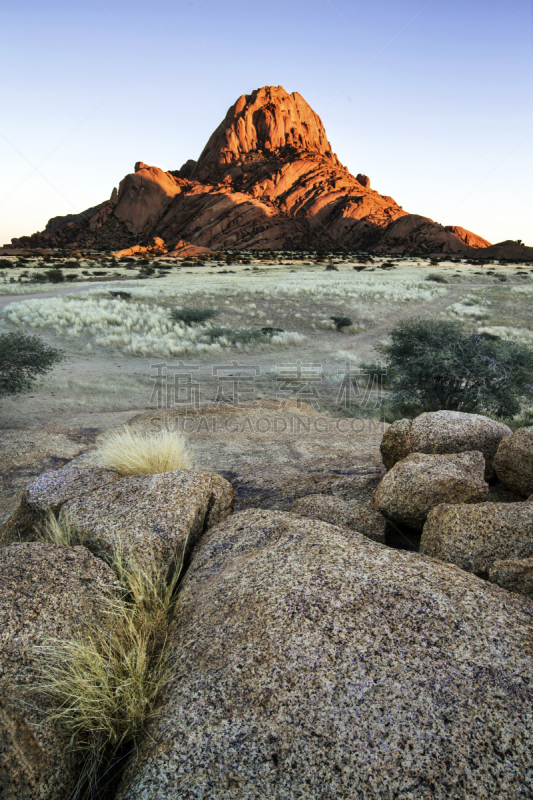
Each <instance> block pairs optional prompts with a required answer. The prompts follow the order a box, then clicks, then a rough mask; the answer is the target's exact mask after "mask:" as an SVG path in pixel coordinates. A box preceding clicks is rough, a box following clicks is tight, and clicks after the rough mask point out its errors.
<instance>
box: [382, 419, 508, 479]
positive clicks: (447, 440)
mask: <svg viewBox="0 0 533 800" xmlns="http://www.w3.org/2000/svg"><path fill="white" fill-rule="evenodd" d="M511 433H512V431H511V429H510V428H509V427H507V425H504V424H503V423H502V422H496V421H495V420H493V419H490V418H489V417H484V416H482V415H481V414H465V413H463V412H461V411H430V412H426V413H424V414H420V415H419V416H418V417H415V419H399V420H396V422H393V424H392V425H391V426H390V428H388V430H387V431H386V433H385V435H384V436H383V441H382V442H381V448H380V449H381V455H382V457H383V463H384V464H385V466H386V467H387V469H391V467H393V466H394V465H395V464H396V462H397V461H400V460H401V459H402V458H405V457H406V456H408V455H409V453H464V452H466V451H468V450H479V451H480V452H481V453H483V456H484V457H485V470H486V472H485V477H486V478H492V477H493V476H494V471H493V467H492V461H493V459H494V456H495V454H496V450H497V449H498V445H499V444H500V441H501V440H502V439H503V437H504V436H510V435H511Z"/></svg>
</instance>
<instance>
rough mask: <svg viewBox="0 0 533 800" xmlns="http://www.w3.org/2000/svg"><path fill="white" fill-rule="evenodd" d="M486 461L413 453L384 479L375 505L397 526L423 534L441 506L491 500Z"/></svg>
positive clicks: (466, 455)
mask: <svg viewBox="0 0 533 800" xmlns="http://www.w3.org/2000/svg"><path fill="white" fill-rule="evenodd" d="M484 472H485V460H484V458H483V456H482V454H481V453H478V452H476V451H474V452H470V453H457V454H450V455H426V454H425V453H411V454H410V455H408V456H407V457H406V458H404V459H403V461H398V462H397V463H396V464H395V465H394V466H393V467H392V469H391V470H389V472H387V473H386V474H385V475H384V476H383V478H382V479H381V481H380V483H379V485H378V487H377V489H376V491H375V492H374V495H373V497H372V505H373V507H374V508H375V509H376V510H377V511H381V513H382V514H384V515H385V516H386V517H388V518H389V519H391V520H393V521H394V522H400V523H403V524H404V525H409V526H410V527H411V528H417V529H418V530H422V528H423V526H424V522H425V521H426V518H427V515H428V514H429V512H430V511H431V509H432V508H434V507H435V506H438V505H439V504H440V503H481V502H483V501H484V500H486V499H487V495H488V492H489V486H488V484H487V483H485V481H484V479H483V475H484Z"/></svg>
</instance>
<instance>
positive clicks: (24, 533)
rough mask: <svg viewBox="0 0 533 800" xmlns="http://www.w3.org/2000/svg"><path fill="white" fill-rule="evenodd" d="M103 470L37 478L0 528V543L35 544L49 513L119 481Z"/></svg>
mask: <svg viewBox="0 0 533 800" xmlns="http://www.w3.org/2000/svg"><path fill="white" fill-rule="evenodd" d="M118 477H119V476H118V475H117V473H116V472H113V470H110V469H105V468H103V467H91V468H84V467H67V468H66V469H60V470H55V471H54V472H45V473H43V474H42V475H39V477H38V478H36V479H35V480H34V481H32V482H31V483H30V485H29V486H28V487H27V488H26V489H25V490H24V492H23V494H22V497H21V500H20V504H19V507H18V509H17V510H16V511H15V513H14V514H12V515H11V517H10V518H9V519H8V520H7V521H6V522H5V524H4V525H3V526H2V527H1V528H0V543H1V544H7V543H9V542H13V541H18V542H20V541H34V540H35V539H36V536H37V535H38V533H39V532H40V529H41V528H42V524H43V522H44V520H45V517H46V515H47V514H48V513H52V514H55V515H56V516H57V514H58V513H59V512H60V511H61V508H62V507H63V506H64V504H65V503H66V502H67V501H68V500H71V499H72V498H74V497H79V496H81V495H84V494H87V493H88V492H92V491H93V490H94V489H98V488H99V487H100V486H105V485H106V484H108V483H111V482H112V481H115V480H117V479H118Z"/></svg>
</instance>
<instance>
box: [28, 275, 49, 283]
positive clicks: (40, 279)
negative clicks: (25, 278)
mask: <svg viewBox="0 0 533 800" xmlns="http://www.w3.org/2000/svg"><path fill="white" fill-rule="evenodd" d="M30 283H48V278H47V277H46V275H45V273H44V272H32V273H31V275H30Z"/></svg>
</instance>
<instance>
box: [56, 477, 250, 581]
mask: <svg viewBox="0 0 533 800" xmlns="http://www.w3.org/2000/svg"><path fill="white" fill-rule="evenodd" d="M234 502H235V492H234V490H233V488H232V486H231V484H229V483H228V481H226V480H225V479H224V478H221V477H220V475H217V474H216V473H211V472H197V471H195V470H176V471H175V472H165V473H162V474H158V475H131V476H128V477H126V478H121V479H119V480H117V481H114V482H113V483H111V484H108V485H106V486H102V487H100V488H98V489H95V490H94V491H93V492H91V493H90V494H83V495H81V496H79V497H76V498H74V499H73V500H69V502H68V503H65V505H64V511H65V513H66V515H67V517H68V520H69V523H70V525H71V527H72V528H73V529H74V530H75V531H76V533H77V535H78V537H79V539H80V540H81V541H82V542H83V543H84V545H85V546H86V547H88V548H89V550H91V551H93V552H95V553H103V554H105V555H107V556H108V557H112V556H113V554H114V553H116V552H118V553H120V554H122V556H123V557H124V559H125V560H126V561H128V560H130V559H133V560H134V561H135V562H136V563H138V564H142V565H147V566H148V567H149V568H151V569H153V568H154V566H155V567H156V568H157V569H159V570H160V571H161V572H163V573H165V572H167V571H168V572H173V571H174V569H175V568H176V567H178V568H179V566H180V564H181V562H182V560H183V558H185V557H186V555H187V554H188V553H189V552H190V550H192V548H193V547H194V545H195V543H196V541H197V539H198V538H199V537H200V536H201V534H202V533H203V532H204V531H205V530H207V529H208V528H209V527H211V526H212V525H216V524H217V523H218V522H221V521H222V520H223V519H225V518H226V517H227V516H228V515H229V514H231V512H232V511H233V505H234Z"/></svg>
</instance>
